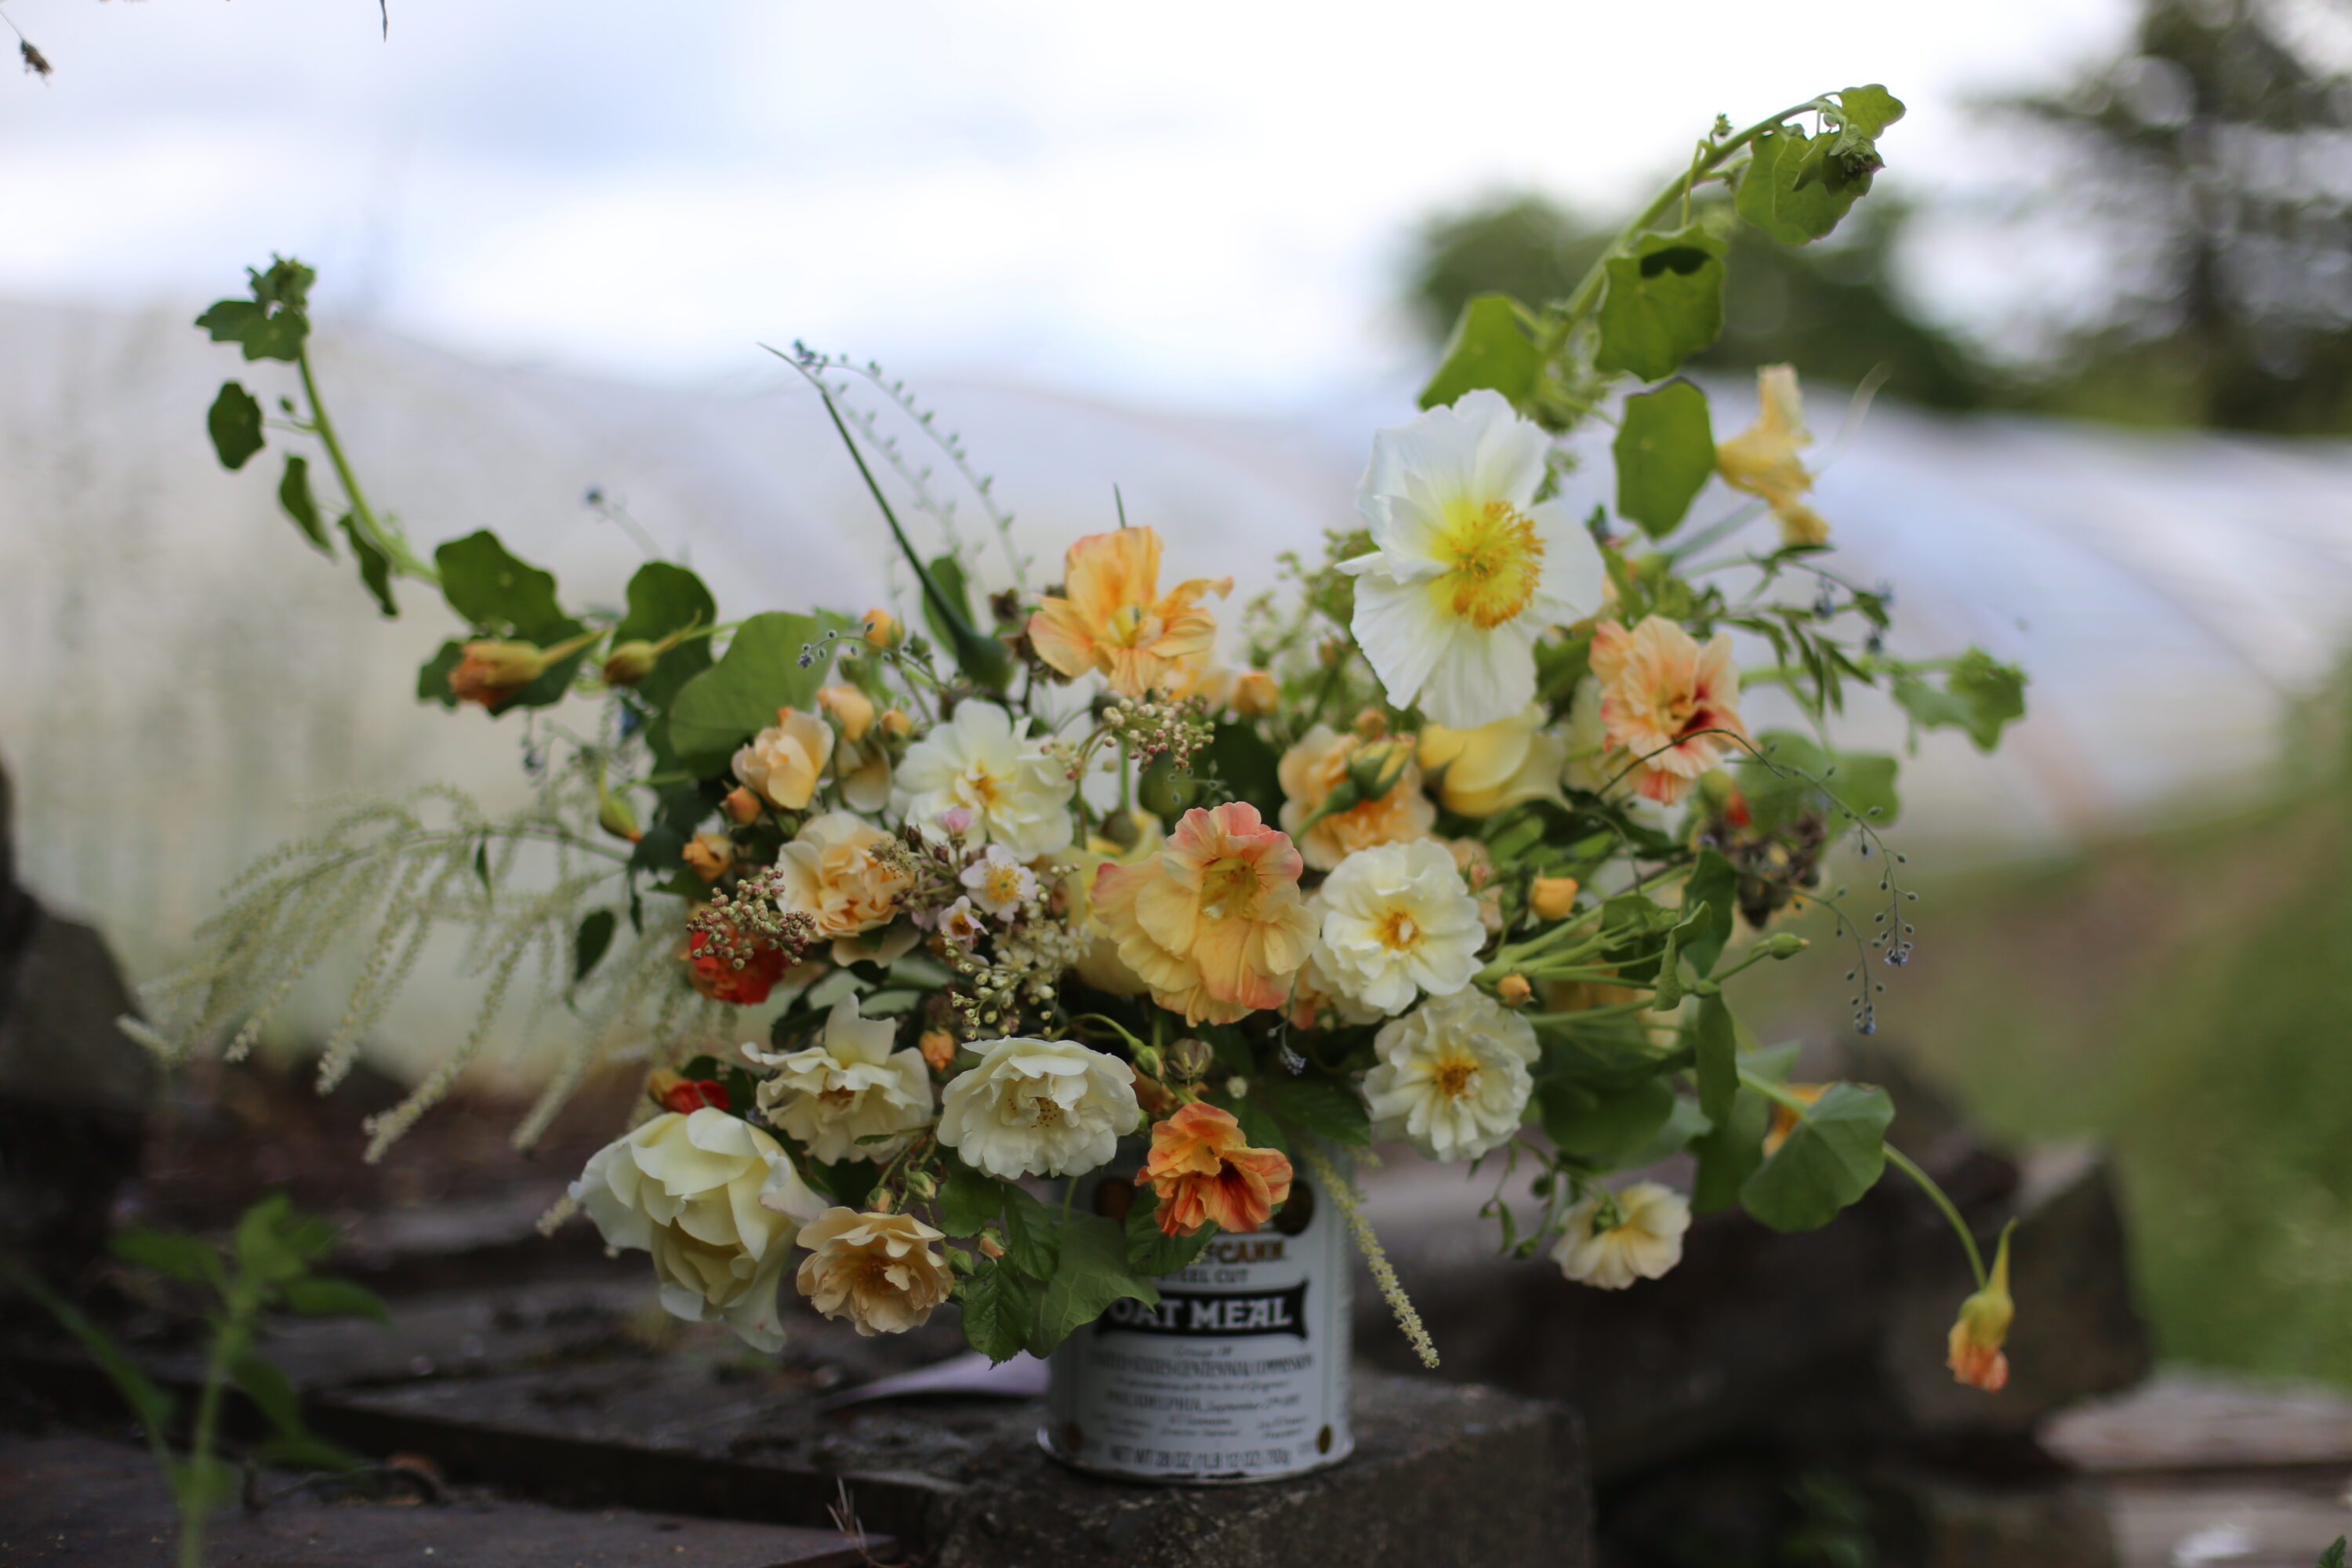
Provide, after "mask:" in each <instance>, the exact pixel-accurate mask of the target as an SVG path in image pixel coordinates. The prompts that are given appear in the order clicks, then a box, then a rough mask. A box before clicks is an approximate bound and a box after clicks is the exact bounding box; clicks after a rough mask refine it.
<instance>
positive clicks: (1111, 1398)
mask: <svg viewBox="0 0 2352 1568" xmlns="http://www.w3.org/2000/svg"><path fill="white" fill-rule="evenodd" d="M1125 1154H1126V1151H1125V1150H1122V1151H1121V1156H1122V1158H1121V1159H1120V1160H1118V1161H1116V1162H1114V1163H1112V1164H1111V1165H1110V1166H1108V1167H1107V1168H1106V1169H1107V1170H1113V1171H1116V1170H1131V1169H1133V1168H1134V1166H1135V1165H1137V1164H1139V1163H1141V1155H1140V1153H1138V1155H1137V1157H1136V1158H1135V1159H1134V1160H1133V1161H1132V1162H1130V1161H1128V1160H1127V1159H1126V1158H1125ZM1318 1188H1319V1184H1317V1183H1315V1182H1314V1181H1313V1179H1312V1178H1311V1177H1310V1176H1309V1175H1308V1174H1307V1173H1305V1172H1303V1171H1301V1172H1298V1173H1297V1174H1296V1175H1295V1176H1294V1179H1293V1182H1292V1185H1291V1196H1290V1201H1289V1203H1288V1204H1286V1205H1284V1208H1283V1210H1282V1212H1281V1213H1280V1214H1277V1215H1276V1216H1275V1217H1274V1219H1273V1221H1272V1222H1271V1223H1269V1224H1268V1225H1267V1226H1266V1227H1265V1229H1263V1230H1261V1231H1259V1232H1257V1233H1256V1234H1255V1235H1253V1236H1234V1235H1229V1234H1220V1235H1219V1236H1217V1237H1215V1238H1214V1239H1213V1240H1212V1241H1211V1242H1210V1243H1209V1244H1208V1245H1207V1246H1206V1247H1202V1249H1201V1254H1200V1256H1199V1257H1198V1258H1194V1259H1193V1261H1192V1264H1191V1265H1190V1266H1188V1267H1186V1268H1181V1269H1178V1270H1177V1271H1176V1272H1175V1273H1172V1274H1169V1275H1165V1276H1163V1277H1161V1278H1160V1279H1159V1280H1158V1281H1156V1283H1157V1284H1158V1286H1159V1288H1160V1300H1159V1301H1158V1303H1157V1304H1155V1305H1147V1304H1145V1303H1144V1302H1141V1301H1133V1300H1119V1301H1115V1302H1113V1303H1112V1304H1111V1306H1110V1308H1109V1310H1107V1311H1106V1312H1104V1313H1103V1315H1102V1316H1101V1317H1100V1318H1098V1319H1097V1320H1096V1321H1094V1322H1091V1323H1088V1324H1087V1325H1086V1326H1084V1327H1083V1328H1080V1329H1079V1330H1077V1331H1076V1332H1074V1333H1073V1334H1071V1335H1070V1337H1069V1338H1068V1339H1067V1340H1066V1341H1064V1342H1062V1344H1061V1346H1060V1347H1059V1348H1058V1349H1056V1350H1055V1352H1054V1358H1053V1377H1052V1383H1051V1386H1050V1388H1049V1390H1048V1393H1047V1395H1046V1422H1045V1427H1044V1428H1043V1429H1042V1430H1041V1431H1040V1432H1039V1433H1038V1435H1037V1436H1038V1440H1039V1441H1040V1442H1042V1443H1043V1444H1044V1445H1045V1448H1046V1450H1047V1451H1048V1452H1050V1453H1051V1454H1053V1455H1054V1456H1055V1458H1058V1459H1061V1460H1062V1461H1064V1462H1065V1463H1066V1464H1069V1465H1072V1466H1075V1467H1076V1468H1080V1469H1085V1470H1093V1471H1096V1472H1098V1473H1100V1474H1104V1475H1112V1476H1119V1477H1123V1478H1126V1479H1133V1480H1163V1481H1194V1482H1215V1481H1223V1482H1232V1481H1253V1480H1271V1479H1276V1478H1277V1477H1281V1476H1292V1475H1297V1474H1298V1473H1300V1472H1301V1471H1304V1470H1311V1469H1315V1468H1319V1467H1321V1466H1324V1465H1328V1464H1332V1463H1335V1462H1336V1461H1338V1460H1339V1459H1342V1458H1346V1457H1347V1455H1348V1453H1349V1450H1350V1449H1352V1448H1353V1447H1354V1446H1355V1440H1354V1437H1353V1436H1352V1435H1351V1434H1350V1432H1349V1426H1348V1364H1349V1312H1348V1309H1349V1300H1348V1298H1349V1274H1348V1268H1347V1262H1348V1259H1347V1257H1346V1254H1345V1251H1344V1248H1345V1247H1346V1246H1347V1237H1346V1236H1345V1234H1344V1231H1345V1226H1343V1225H1342V1224H1341V1222H1340V1219H1339V1215H1338V1214H1337V1213H1336V1212H1335V1211H1334V1208H1333V1205H1331V1204H1330V1203H1329V1202H1328V1200H1327V1199H1326V1197H1325V1194H1323V1193H1322V1192H1321V1191H1320V1190H1318ZM1133 1193H1134V1189H1133V1188H1132V1187H1131V1186H1129V1184H1128V1183H1127V1182H1126V1181H1125V1180H1123V1179H1122V1178H1120V1177H1118V1176H1111V1175H1106V1174H1103V1173H1092V1174H1090V1175H1089V1176H1087V1177H1084V1178H1081V1179H1080V1181H1079V1184H1078V1192H1077V1196H1076V1201H1078V1202H1080V1203H1082V1204H1087V1205H1090V1206H1091V1207H1093V1208H1094V1209H1095V1210H1096V1212H1097V1213H1101V1214H1105V1215H1111V1216H1112V1217H1123V1215H1124V1212H1125V1210H1126V1207H1127V1205H1128V1203H1129V1201H1130V1200H1131V1199H1132V1196H1133Z"/></svg>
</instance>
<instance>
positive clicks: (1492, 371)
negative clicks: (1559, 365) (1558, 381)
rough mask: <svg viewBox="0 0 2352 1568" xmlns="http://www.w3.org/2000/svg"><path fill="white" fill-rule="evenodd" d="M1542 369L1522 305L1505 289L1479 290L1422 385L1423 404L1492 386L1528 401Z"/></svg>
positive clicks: (1432, 405) (1437, 403)
mask: <svg viewBox="0 0 2352 1568" xmlns="http://www.w3.org/2000/svg"><path fill="white" fill-rule="evenodd" d="M1542 371H1543V354H1542V352H1541V351H1540V350H1538V348H1537V347H1536V345H1535V343H1534V342H1533V341H1532V340H1531V339H1529V338H1528V331H1527V328H1526V326H1525V325H1524V324H1522V322H1521V321H1520V320H1519V310H1518V307H1517V305H1515V304H1513V303H1512V302H1511V300H1510V299H1509V298H1508V297H1507V296H1505V295H1501V294H1481V295H1479V296H1477V297H1476V298H1475V299H1473V300H1468V301H1467V302H1466V303H1465V304H1464V305H1463V307H1462V319H1461V320H1460V321H1457V322H1455V323H1454V335H1453V337H1452V338H1451V339H1449V340H1448V341H1447V342H1446V344H1445V352H1444V355H1443V357H1441V358H1440V359H1439V361H1438V364H1437V371H1436V374H1433V375H1432V376H1431V377H1430V378H1429V384H1428V385H1426V386H1424V387H1423V388H1422V389H1421V400H1420V401H1421V406H1422V407H1423V408H1436V407H1439V406H1442V405H1447V404H1451V403H1453V402H1454V400H1455V399H1457V398H1459V397H1461V396H1462V395H1464V394H1465V393H1468V392H1475V391H1476V390H1478V389H1479V388H1481V387H1491V388H1493V389H1494V390H1495V391H1496V392H1499V393H1501V394H1502V395H1504V396H1505V397H1507V398H1509V399H1510V400H1511V402H1512V404H1513V405H1519V404H1522V403H1524V402H1525V401H1526V399H1527V395H1528V393H1529V392H1531V391H1533V390H1534V389H1535V384H1536V378H1537V376H1538V375H1539V374H1542Z"/></svg>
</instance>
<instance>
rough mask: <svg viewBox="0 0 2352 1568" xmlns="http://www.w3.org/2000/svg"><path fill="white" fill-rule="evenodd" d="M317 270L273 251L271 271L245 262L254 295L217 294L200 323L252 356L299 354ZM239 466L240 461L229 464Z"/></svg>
mask: <svg viewBox="0 0 2352 1568" xmlns="http://www.w3.org/2000/svg"><path fill="white" fill-rule="evenodd" d="M317 276H318V275H317V274H316V273H314V272H312V271H311V270H310V268H307V267H305V266H303V265H302V264H301V263H300V262H299V261H294V260H290V259H289V258H285V257H273V258H271V260H270V264H269V268H268V271H262V270H260V269H258V268H251V267H248V268H246V277H247V279H248V280H249V281H250V283H251V286H252V290H253V298H252V299H250V300H216V301H215V303H214V304H213V306H212V308H211V309H209V310H206V311H205V313H204V314H203V315H201V316H198V317H197V318H196V325H198V326H200V327H202V328H204V329H205V331H208V332H210V333H211V334H212V339H213V342H216V343H236V344H239V345H240V346H242V347H243V349H244V350H245V357H246V358H247V359H248V360H262V359H272V360H284V361H286V362H288V363H292V362H293V361H295V360H298V359H299V358H300V357H301V354H302V342H303V340H304V339H305V338H307V337H309V336H310V316H309V314H308V309H309V305H310V285H311V283H312V282H313V281H314V280H316V279H317ZM229 466H230V467H231V468H235V467H236V464H234V463H232V464H230V465H229Z"/></svg>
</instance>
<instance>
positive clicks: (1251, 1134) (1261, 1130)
mask: <svg viewBox="0 0 2352 1568" xmlns="http://www.w3.org/2000/svg"><path fill="white" fill-rule="evenodd" d="M1264 1089H1265V1084H1264V1082H1263V1081H1253V1082H1252V1083H1251V1084H1250V1086H1249V1092H1248V1093H1247V1094H1242V1095H1233V1094H1227V1093H1226V1092H1225V1091H1224V1090H1223V1089H1219V1090H1218V1091H1217V1092H1216V1093H1214V1094H1206V1095H1202V1097H1201V1098H1202V1099H1203V1100H1207V1101H1208V1102H1209V1103H1210V1104H1211V1105H1213V1106H1215V1107H1216V1108H1217V1109H1218V1110H1223V1111H1228V1112H1230V1113H1232V1116H1233V1119H1234V1121H1238V1122H1240V1123H1241V1125H1242V1136H1243V1137H1244V1138H1245V1139H1247V1140H1249V1143H1250V1146H1251V1147H1252V1148H1254V1149H1279V1150H1281V1151H1282V1152H1284V1153H1285V1154H1287V1153H1289V1152H1290V1140H1289V1139H1288V1138H1287V1137H1286V1136H1284V1134H1283V1131H1282V1123H1281V1122H1279V1121H1276V1120H1275V1116H1274V1112H1273V1110H1271V1109H1269V1108H1268V1107H1267V1105H1266V1102H1265V1094H1264Z"/></svg>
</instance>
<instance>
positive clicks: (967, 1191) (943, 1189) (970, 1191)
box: [940, 1157, 1005, 1237]
mask: <svg viewBox="0 0 2352 1568" xmlns="http://www.w3.org/2000/svg"><path fill="white" fill-rule="evenodd" d="M946 1176H947V1179H946V1181H944V1182H943V1183H942V1184H940V1229H941V1230H944V1231H946V1232H947V1233H948V1234H949V1235H950V1236H955V1237H964V1236H978V1235H979V1234H980V1231H981V1227H982V1226H985V1225H986V1224H988V1222H989V1221H991V1220H992V1219H994V1218H995V1217H996V1216H997V1215H999V1214H1001V1213H1003V1209H1004V1201H1005V1200H1004V1184H1003V1182H1000V1181H998V1180H997V1179H996V1178H995V1177H993V1176H989V1175H983V1174H982V1173H980V1172H978V1171H975V1170H973V1169H972V1168H971V1166H969V1165H967V1164H965V1163H963V1162H962V1161H961V1160H958V1159H954V1158H952V1157H950V1159H949V1160H948V1162H947V1172H946Z"/></svg>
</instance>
